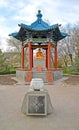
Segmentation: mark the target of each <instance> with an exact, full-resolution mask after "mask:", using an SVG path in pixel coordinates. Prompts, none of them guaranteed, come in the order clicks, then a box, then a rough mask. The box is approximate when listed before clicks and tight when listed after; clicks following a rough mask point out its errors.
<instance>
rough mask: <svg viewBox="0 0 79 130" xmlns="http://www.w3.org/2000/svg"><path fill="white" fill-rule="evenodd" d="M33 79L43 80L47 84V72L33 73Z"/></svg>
mask: <svg viewBox="0 0 79 130" xmlns="http://www.w3.org/2000/svg"><path fill="white" fill-rule="evenodd" d="M32 78H41V79H43V81H44V82H47V76H46V72H40V73H39V72H32Z"/></svg>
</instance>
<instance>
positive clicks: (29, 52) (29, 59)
mask: <svg viewBox="0 0 79 130" xmlns="http://www.w3.org/2000/svg"><path fill="white" fill-rule="evenodd" d="M28 63H29V66H28V68H29V69H30V70H31V69H32V49H31V42H28Z"/></svg>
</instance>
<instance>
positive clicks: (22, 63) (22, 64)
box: [21, 46, 24, 69]
mask: <svg viewBox="0 0 79 130" xmlns="http://www.w3.org/2000/svg"><path fill="white" fill-rule="evenodd" d="M21 69H24V46H22V52H21Z"/></svg>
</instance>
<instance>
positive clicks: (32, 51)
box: [31, 48, 33, 67]
mask: <svg viewBox="0 0 79 130" xmlns="http://www.w3.org/2000/svg"><path fill="white" fill-rule="evenodd" d="M31 51H32V67H33V48H32V50H31Z"/></svg>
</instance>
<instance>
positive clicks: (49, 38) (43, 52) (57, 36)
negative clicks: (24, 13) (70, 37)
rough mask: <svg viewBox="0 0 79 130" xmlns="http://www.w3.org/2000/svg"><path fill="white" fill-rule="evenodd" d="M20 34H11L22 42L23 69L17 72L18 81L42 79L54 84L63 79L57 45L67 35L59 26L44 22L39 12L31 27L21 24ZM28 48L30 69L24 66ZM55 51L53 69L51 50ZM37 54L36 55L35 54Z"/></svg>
mask: <svg viewBox="0 0 79 130" xmlns="http://www.w3.org/2000/svg"><path fill="white" fill-rule="evenodd" d="M19 26H20V29H19V31H18V32H15V33H12V34H10V36H13V37H14V38H16V39H18V40H20V41H21V42H22V52H21V68H18V69H17V70H16V77H17V79H18V80H22V81H25V82H26V83H28V82H30V81H31V79H32V78H42V79H43V80H44V82H46V83H52V82H53V81H54V80H57V79H59V78H61V77H62V75H63V73H62V69H59V68H58V63H57V57H58V56H57V44H58V41H59V40H61V39H63V38H65V37H66V36H67V33H63V32H60V29H59V26H60V25H59V24H54V25H49V24H48V23H46V22H45V21H43V20H42V14H41V11H40V10H38V14H37V20H36V21H35V22H33V23H32V24H31V25H26V24H23V23H22V24H19ZM25 48H28V68H25V64H24V60H25V57H24V50H25ZM52 49H53V67H52V64H51V57H52V56H51V50H52ZM34 52H36V54H34Z"/></svg>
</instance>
